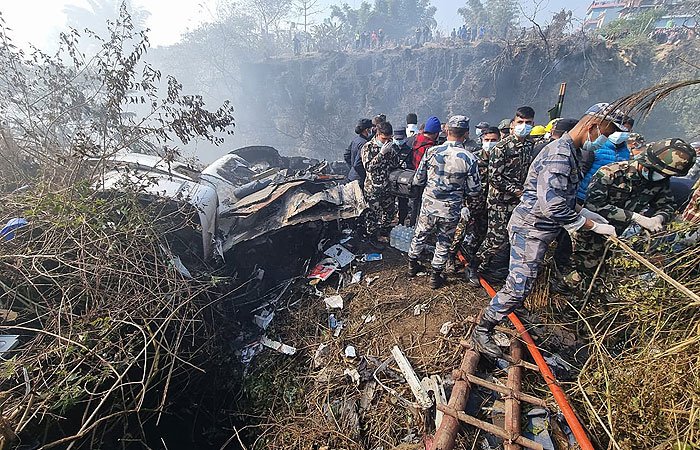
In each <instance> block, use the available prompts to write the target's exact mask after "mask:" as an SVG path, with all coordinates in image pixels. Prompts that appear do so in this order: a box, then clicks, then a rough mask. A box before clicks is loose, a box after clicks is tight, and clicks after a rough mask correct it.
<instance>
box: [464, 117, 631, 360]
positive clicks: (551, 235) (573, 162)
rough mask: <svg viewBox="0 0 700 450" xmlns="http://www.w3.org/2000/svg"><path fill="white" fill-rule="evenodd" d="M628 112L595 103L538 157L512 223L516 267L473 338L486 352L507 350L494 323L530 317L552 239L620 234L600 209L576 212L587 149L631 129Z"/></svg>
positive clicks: (512, 265)
mask: <svg viewBox="0 0 700 450" xmlns="http://www.w3.org/2000/svg"><path fill="white" fill-rule="evenodd" d="M622 120H623V114H622V113H621V112H620V111H617V110H613V108H612V107H610V105H605V106H602V105H594V106H593V107H591V108H589V110H588V111H586V114H585V115H584V116H583V118H582V119H581V120H580V121H579V123H578V124H577V125H576V126H575V127H574V128H573V129H572V130H571V131H570V132H569V133H568V134H565V135H564V136H562V137H561V139H558V140H556V141H554V142H552V143H550V144H549V145H547V146H546V147H545V148H544V150H542V152H541V153H540V154H539V155H538V156H537V158H536V159H535V160H534V161H533V162H532V165H531V166H530V169H529V171H528V174H527V178H526V180H525V185H524V189H523V194H522V198H521V200H520V204H519V205H518V206H517V207H516V208H515V211H513V215H512V217H511V219H510V222H509V224H508V232H509V234H510V245H511V252H510V271H509V273H508V278H507V279H506V283H505V285H504V286H503V288H501V290H500V291H499V292H498V293H497V294H496V296H495V297H494V298H493V299H491V303H490V304H489V306H488V307H486V308H485V310H484V311H483V314H482V316H481V319H480V321H479V324H478V325H477V326H476V327H475V329H474V333H473V334H472V340H473V342H474V344H475V346H476V348H477V349H478V350H479V351H480V352H481V353H482V354H484V355H486V356H490V357H501V356H502V355H503V353H502V351H501V349H500V348H499V347H498V345H497V344H496V342H495V341H494V339H493V329H494V327H495V326H496V325H497V324H498V323H499V322H500V321H501V320H503V319H504V318H505V317H506V316H507V315H508V314H509V313H511V312H514V311H515V312H516V314H517V315H518V317H519V318H521V320H525V321H526V322H527V319H528V316H527V310H525V308H524V307H523V302H524V301H525V298H526V297H527V295H528V294H529V293H530V290H531V289H532V285H533V283H534V281H535V279H536V278H537V273H538V271H539V269H540V266H541V264H542V261H543V259H544V255H545V252H546V251H547V248H548V247H549V244H551V243H552V241H554V239H556V237H557V235H558V234H559V231H560V230H561V229H562V228H564V229H565V230H567V231H568V232H570V233H573V232H575V231H577V230H579V229H581V228H583V229H584V230H591V231H593V232H594V233H597V234H600V235H603V236H610V235H615V227H613V226H612V225H609V224H605V223H604V222H605V220H604V219H603V218H602V217H600V216H599V215H598V214H596V213H594V212H591V211H588V210H586V209H585V208H583V209H581V210H580V212H577V211H576V191H577V189H578V183H579V181H580V180H581V171H580V168H579V160H578V158H580V156H581V150H582V149H584V148H585V149H587V150H595V149H596V148H600V147H601V146H602V145H603V144H605V141H606V140H607V136H609V135H610V134H612V133H613V132H615V131H627V129H626V128H625V127H624V125H623V124H622Z"/></svg>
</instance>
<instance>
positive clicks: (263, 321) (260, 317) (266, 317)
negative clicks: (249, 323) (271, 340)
mask: <svg viewBox="0 0 700 450" xmlns="http://www.w3.org/2000/svg"><path fill="white" fill-rule="evenodd" d="M274 317H275V312H274V311H268V310H267V309H263V310H262V311H260V313H259V314H256V315H254V316H253V322H254V323H255V325H257V326H259V327H260V328H261V329H263V330H267V327H269V326H270V323H272V319H273V318H274Z"/></svg>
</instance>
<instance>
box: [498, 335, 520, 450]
mask: <svg viewBox="0 0 700 450" xmlns="http://www.w3.org/2000/svg"><path fill="white" fill-rule="evenodd" d="M510 356H511V357H512V358H513V359H515V360H519V359H520V358H522V356H523V347H522V345H521V344H520V341H519V340H518V339H511V341H510ZM522 384H523V368H522V367H520V366H516V365H514V366H510V367H509V368H508V383H507V386H508V389H510V391H511V392H513V393H516V392H517V393H520V389H522ZM521 427H522V422H521V420H520V399H519V398H517V396H516V395H509V396H507V397H506V431H507V432H509V433H510V434H511V435H514V434H515V435H519V434H520V429H521ZM520 448H521V447H520V445H518V444H516V443H515V442H512V441H511V442H504V444H503V450H520Z"/></svg>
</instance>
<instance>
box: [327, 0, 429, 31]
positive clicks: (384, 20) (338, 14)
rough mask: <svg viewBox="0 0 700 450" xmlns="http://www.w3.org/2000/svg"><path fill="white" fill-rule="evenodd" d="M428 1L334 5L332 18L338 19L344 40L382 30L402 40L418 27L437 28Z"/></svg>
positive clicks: (377, 1) (378, 0)
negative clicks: (357, 34)
mask: <svg viewBox="0 0 700 450" xmlns="http://www.w3.org/2000/svg"><path fill="white" fill-rule="evenodd" d="M436 11H437V9H436V8H435V7H434V6H430V1H429V0H374V3H373V4H370V3H368V2H362V3H361V4H360V6H359V7H358V8H352V7H351V6H349V5H348V4H347V3H343V4H341V5H340V6H338V5H332V6H331V19H337V20H338V21H339V23H340V25H341V26H342V28H343V31H344V34H345V38H346V39H347V40H350V39H351V38H352V36H353V35H354V34H355V33H358V32H363V31H371V30H378V29H380V28H381V29H382V30H383V31H384V33H385V35H386V36H387V37H388V38H390V39H396V40H399V39H402V38H405V37H409V36H411V35H412V34H413V31H414V30H415V28H416V27H418V26H420V27H423V26H426V25H427V26H429V27H431V28H434V27H435V26H436V25H437V22H436V21H435V12H436Z"/></svg>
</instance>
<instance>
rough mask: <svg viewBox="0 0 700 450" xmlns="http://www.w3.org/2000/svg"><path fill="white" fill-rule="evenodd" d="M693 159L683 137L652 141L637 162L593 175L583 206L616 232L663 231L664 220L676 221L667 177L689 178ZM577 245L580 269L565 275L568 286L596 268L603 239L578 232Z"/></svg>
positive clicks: (576, 261) (617, 164) (576, 264)
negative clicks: (635, 227) (635, 226)
mask: <svg viewBox="0 0 700 450" xmlns="http://www.w3.org/2000/svg"><path fill="white" fill-rule="evenodd" d="M694 162H695V152H694V151H693V149H692V148H691V147H690V146H689V145H688V144H687V143H685V142H684V141H682V140H680V139H668V140H665V141H659V142H654V143H651V144H649V145H648V146H647V147H646V150H644V151H643V152H642V154H641V155H640V156H639V157H638V158H637V159H635V160H632V161H620V162H615V163H612V164H608V165H607V166H603V167H601V168H600V169H599V170H598V171H597V172H596V173H595V175H593V179H592V180H591V184H590V187H589V189H588V196H587V198H586V203H585V206H586V208H587V209H589V210H591V211H594V212H596V213H598V214H600V215H601V216H603V217H604V218H605V219H607V220H608V222H609V223H610V224H611V225H613V226H614V227H615V230H616V231H617V233H618V234H620V233H622V232H623V231H624V230H625V229H626V228H627V227H628V226H629V225H630V224H632V223H633V222H634V223H637V224H639V225H640V226H641V227H642V228H645V229H647V230H649V231H651V232H652V233H654V232H657V231H661V229H663V224H665V223H668V222H669V221H670V220H671V219H673V217H674V215H675V211H676V207H677V205H676V203H675V200H674V198H673V194H672V192H671V188H670V187H669V178H670V177H671V176H680V177H682V176H685V175H686V174H687V173H688V170H689V169H690V168H691V167H692V166H693V164H694ZM573 244H574V253H573V256H572V258H573V262H574V267H575V269H576V270H575V271H574V272H572V273H570V274H569V276H567V277H566V279H565V281H567V282H568V283H569V285H570V286H571V285H575V284H577V283H579V282H580V281H581V280H582V279H583V278H584V277H585V276H586V275H590V274H591V272H593V271H594V270H595V268H596V267H597V266H598V264H599V262H600V259H601V257H602V256H603V253H604V250H605V239H604V238H603V237H602V236H600V235H598V234H595V233H591V232H588V231H581V232H578V233H576V234H575V235H574V242H573ZM571 287H573V286H571Z"/></svg>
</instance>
